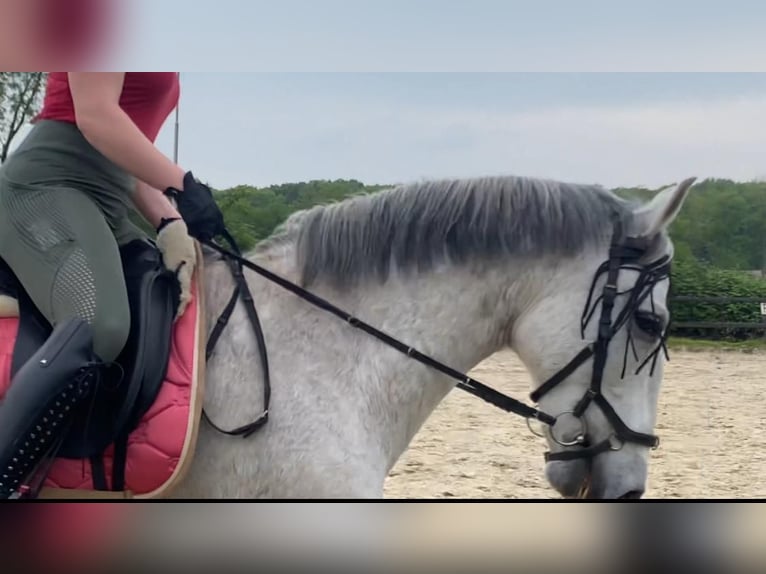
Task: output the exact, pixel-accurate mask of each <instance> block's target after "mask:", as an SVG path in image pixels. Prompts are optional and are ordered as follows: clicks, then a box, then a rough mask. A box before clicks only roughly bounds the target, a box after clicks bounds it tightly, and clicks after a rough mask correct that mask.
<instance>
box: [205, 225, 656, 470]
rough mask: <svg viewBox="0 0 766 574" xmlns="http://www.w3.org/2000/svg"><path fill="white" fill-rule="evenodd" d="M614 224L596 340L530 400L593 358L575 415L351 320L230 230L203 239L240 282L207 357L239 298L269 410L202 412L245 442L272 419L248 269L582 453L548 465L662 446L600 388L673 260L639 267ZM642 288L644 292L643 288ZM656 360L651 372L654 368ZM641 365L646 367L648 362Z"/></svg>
mask: <svg viewBox="0 0 766 574" xmlns="http://www.w3.org/2000/svg"><path fill="white" fill-rule="evenodd" d="M613 225H614V231H613V238H612V245H611V248H610V252H609V259H608V260H607V261H606V262H604V264H602V266H601V267H600V268H599V271H598V272H597V273H596V276H595V277H594V280H593V286H592V287H591V292H590V294H589V297H588V302H587V304H586V306H585V310H584V312H583V323H582V330H583V337H584V329H585V326H586V325H587V323H588V322H589V321H590V318H591V317H592V316H593V313H594V311H595V304H596V303H597V301H595V302H593V309H592V310H591V311H590V312H589V308H590V307H591V302H592V298H593V291H594V288H595V284H596V281H597V280H598V278H599V276H600V275H602V274H603V273H607V281H606V284H605V285H604V287H603V290H602V295H601V297H600V298H599V299H600V300H601V303H602V310H601V317H600V320H599V329H598V338H597V340H596V341H595V342H594V343H591V344H588V345H587V346H586V347H585V348H583V350H582V351H581V352H580V353H579V354H578V355H577V356H575V358H574V359H572V361H570V362H569V363H568V364H567V365H566V366H564V367H563V368H562V369H560V370H559V371H558V372H557V373H556V374H554V375H553V376H552V377H551V378H549V379H548V380H547V381H545V382H544V383H543V384H542V385H541V386H540V387H539V388H538V389H537V390H536V391H534V392H533V393H532V394H531V395H530V398H531V399H532V401H533V402H535V403H537V402H538V401H539V399H540V398H542V396H543V395H545V394H547V393H548V392H550V391H551V390H553V389H554V388H555V387H556V386H558V385H559V384H560V383H562V382H563V381H564V380H566V379H567V378H568V377H569V376H570V375H571V374H572V373H574V372H575V371H576V370H577V369H578V368H579V367H580V366H581V365H582V364H583V363H585V362H586V361H587V360H588V359H590V358H591V357H593V360H594V363H593V374H592V378H591V385H590V388H589V389H588V391H587V392H586V393H585V395H584V396H583V398H582V399H581V400H580V402H579V403H578V404H577V406H576V407H575V408H574V410H573V411H569V412H566V413H561V414H559V415H557V416H553V415H551V414H548V413H545V412H543V411H541V410H538V409H536V408H534V407H531V406H528V405H526V404H524V403H522V402H520V401H518V400H516V399H514V398H512V397H509V396H508V395H506V394H504V393H501V392H500V391H497V390H495V389H493V388H492V387H489V386H487V385H485V384H483V383H481V382H479V381H477V380H476V379H474V378H472V377H470V376H468V375H467V374H465V373H461V372H460V371H457V370H455V369H453V368H452V367H449V366H448V365H445V364H444V363H442V362H440V361H438V360H436V359H434V358H433V357H430V356H428V355H426V354H424V353H422V352H420V351H419V350H417V349H416V348H414V347H412V346H410V345H407V344H406V343H403V342H401V341H399V340H398V339H396V338H394V337H392V336H391V335H388V334H387V333H384V332H383V331H381V330H379V329H377V328H375V327H373V326H372V325H369V324H368V323H366V322H364V321H362V320H361V319H359V318H357V317H354V316H353V315H351V314H349V313H347V312H346V311H344V310H342V309H340V308H338V307H336V306H335V305H333V304H332V303H330V302H328V301H326V300H325V299H322V298H321V297H318V296H317V295H315V294H313V293H311V292H309V291H307V290H306V289H303V288H302V287H300V286H298V285H296V284H294V283H292V282H290V281H288V280H287V279H284V278H283V277H280V276H279V275H277V274H275V273H273V272H271V271H269V270H268V269H265V268H263V267H261V266H260V265H257V264H256V263H253V262H252V261H249V260H247V259H245V258H244V257H243V256H242V253H241V251H240V249H239V247H238V246H237V244H236V242H235V240H234V238H233V237H232V236H231V234H230V233H229V232H228V231H224V233H223V234H222V237H223V238H224V239H225V240H226V242H227V243H228V244H229V246H230V249H225V248H224V247H221V246H220V245H218V244H217V243H216V242H215V241H213V240H203V241H201V243H202V244H204V245H206V246H207V247H209V248H211V249H212V250H214V251H216V252H217V253H219V254H220V255H221V256H222V257H223V259H224V260H225V261H226V262H227V263H228V265H229V267H230V269H231V272H232V275H233V278H234V282H235V287H234V291H233V293H232V295H231V298H230V299H229V302H228V304H227V305H226V307H225V308H224V310H223V312H222V313H221V315H220V317H219V318H218V320H217V321H216V324H215V326H214V327H213V330H212V331H211V333H210V335H209V338H208V342H207V348H206V359H210V357H211V356H212V355H213V353H214V350H215V346H216V344H217V342H218V340H219V338H220V336H221V334H222V333H223V330H224V329H225V327H226V325H227V324H228V322H229V320H230V319H231V316H232V314H233V312H234V309H235V307H236V304H237V301H238V300H239V299H240V298H241V299H242V302H243V304H244V307H245V310H246V312H247V314H248V318H249V321H250V324H251V326H252V328H253V332H254V334H255V337H256V339H257V342H258V350H259V355H260V359H261V368H262V371H263V383H264V398H263V400H264V408H263V412H262V413H261V415H260V416H259V417H258V418H256V419H255V420H254V421H253V422H251V423H248V424H246V425H243V426H241V427H238V428H236V429H234V430H224V429H222V428H221V427H219V426H218V425H216V424H214V423H213V422H212V420H211V419H210V417H209V416H208V415H207V413H206V412H205V411H204V409H203V411H202V415H203V417H204V418H205V419H206V420H207V421H208V423H209V424H210V425H211V426H212V427H213V428H214V429H215V430H217V431H218V432H221V433H223V434H226V435H230V436H242V437H244V438H247V437H249V436H251V435H252V434H253V433H254V432H256V431H257V430H259V429H260V428H262V427H263V426H264V425H265V424H266V423H267V422H268V417H269V403H270V398H271V378H270V373H269V365H268V353H267V350H266V342H265V337H264V335H263V329H262V327H261V322H260V319H259V317H258V312H257V311H256V309H255V304H254V302H253V297H252V294H251V293H250V289H249V286H248V285H247V281H246V279H245V276H244V273H243V269H244V268H247V269H248V270H250V271H253V272H255V273H257V274H259V275H261V276H262V277H264V278H265V279H267V280H269V281H271V282H273V283H275V284H277V285H279V286H280V287H282V288H284V289H286V290H287V291H290V292H291V293H293V294H294V295H296V296H298V297H300V298H301V299H303V300H305V301H307V302H308V303H310V304H312V305H314V306H316V307H318V308H319V309H322V310H323V311H326V312H328V313H330V314H332V315H334V316H336V317H338V318H339V319H341V320H343V321H345V322H346V323H347V324H348V325H350V326H351V327H353V328H356V329H359V330H361V331H363V332H365V333H367V334H368V335H370V336H372V337H374V338H376V339H378V340H379V341H381V342H382V343H384V344H385V345H387V346H389V347H391V348H393V349H395V350H396V351H399V352H400V353H402V354H403V355H405V356H407V357H409V358H410V359H412V360H414V361H417V362H419V363H421V364H423V365H425V366H427V367H429V368H431V369H434V370H436V371H438V372H440V373H442V374H444V375H446V376H447V377H450V378H451V379H454V380H456V381H457V385H456V386H457V388H459V389H461V390H463V391H465V392H467V393H469V394H471V395H474V396H476V397H478V398H480V399H482V400H484V401H486V402H488V403H489V404H491V405H493V406H495V407H497V408H499V409H501V410H503V411H505V412H508V413H513V414H516V415H519V416H521V417H524V418H525V419H527V423H528V424H529V422H530V421H531V420H536V421H539V422H540V423H543V424H544V425H547V426H548V427H549V434H550V437H551V438H552V439H553V440H554V442H556V443H558V444H559V445H561V446H564V447H570V446H577V447H578V450H566V451H563V452H559V453H546V454H545V458H546V460H571V459H574V458H586V457H592V456H595V455H597V454H599V453H601V452H605V451H607V450H619V448H622V445H623V444H624V443H625V442H635V443H638V444H642V445H645V446H649V447H652V448H655V447H656V446H657V445H658V444H659V439H658V438H657V437H655V436H653V435H648V434H643V433H639V432H636V431H633V430H632V429H630V428H629V427H628V426H627V425H626V424H625V423H624V422H623V421H622V419H621V418H620V417H619V415H618V414H617V412H616V411H615V410H614V408H612V406H611V405H610V403H609V402H608V401H607V399H606V398H605V397H604V396H603V394H602V393H601V383H602V378H603V371H604V366H605V364H606V357H607V352H608V346H609V342H610V341H611V339H612V338H613V337H614V336H615V334H616V333H617V332H618V331H619V329H620V328H621V327H622V326H623V325H624V324H625V323H626V322H627V321H628V320H629V319H630V315H631V314H632V313H634V312H635V311H636V310H637V308H638V306H639V305H640V304H641V303H642V302H643V300H644V299H645V298H646V297H647V296H648V295H649V294H651V289H652V288H653V286H654V285H655V284H656V283H658V282H659V281H660V280H662V279H664V278H666V277H667V276H668V275H669V269H670V262H669V258H668V257H663V258H662V259H660V260H659V261H657V262H656V263H653V264H650V265H646V266H641V265H638V264H637V262H638V260H639V259H640V258H641V257H642V256H643V255H644V254H645V253H646V251H647V245H646V243H645V241H644V240H642V239H639V238H631V237H628V238H626V239H625V241H624V242H621V237H622V229H621V224H620V220H619V217H618V216H617V215H616V214H615V217H614V219H613ZM622 268H629V269H632V270H637V271H638V272H639V274H640V275H639V280H638V281H637V283H636V287H635V288H634V289H632V290H631V291H630V298H629V301H628V304H627V305H626V307H625V309H624V310H623V311H622V313H620V315H619V316H618V317H617V318H616V320H615V321H612V311H613V308H614V303H615V300H616V298H617V296H618V295H623V294H624V293H618V291H617V278H618V274H619V271H620V269H622ZM647 287H648V288H649V291H645V288H647ZM639 288H641V289H642V290H641V291H639ZM666 332H667V330H665V333H666ZM665 337H666V334H663V335H662V336H661V337H660V339H661V343H660V346H659V347H658V348H657V349H656V350H655V352H654V353H652V355H650V357H649V359H651V358H653V359H654V363H656V360H657V355H658V352H659V350H660V348H662V349H663V350H664V351H665V353H666V354H667V349H666V347H665ZM626 357H627V348H626ZM654 363H653V366H652V368H654ZM644 364H646V361H645V362H644ZM644 364H642V365H641V367H640V368H639V370H640V369H641V368H643V366H644ZM623 375H624V369H623ZM591 403H595V404H596V405H598V406H599V407H600V408H601V410H602V411H603V412H604V414H605V416H606V417H607V419H608V420H609V422H610V423H611V424H612V426H613V428H614V434H613V435H612V436H610V437H609V438H608V439H606V440H604V441H602V442H600V443H597V444H596V445H590V444H589V443H588V436H587V428H586V426H585V422H584V419H582V416H583V414H584V412H585V410H586V409H587V408H588V406H589V405H590V404H591ZM564 415H573V416H575V417H577V418H578V419H579V420H580V424H581V432H580V433H579V434H578V436H577V437H576V438H575V440H573V441H564V440H560V439H559V438H558V437H556V436H555V433H554V432H553V428H554V427H555V425H556V423H557V421H558V420H559V419H560V418H561V417H562V416H564ZM530 429H531V427H530ZM533 432H534V430H533ZM535 434H537V433H535Z"/></svg>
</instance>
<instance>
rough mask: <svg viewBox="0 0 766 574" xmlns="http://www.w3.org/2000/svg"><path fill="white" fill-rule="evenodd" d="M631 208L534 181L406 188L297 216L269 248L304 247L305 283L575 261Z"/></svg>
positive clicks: (593, 190) (585, 190)
mask: <svg viewBox="0 0 766 574" xmlns="http://www.w3.org/2000/svg"><path fill="white" fill-rule="evenodd" d="M615 212H616V213H618V214H619V215H620V216H621V217H622V218H623V220H627V219H628V218H629V217H630V214H631V210H630V204H629V203H628V202H626V201H624V200H622V199H620V198H619V197H617V196H616V195H613V194H612V193H610V192H609V191H607V190H605V189H604V188H603V187H601V186H596V185H576V184H569V183H562V182H557V181H551V180H543V179H532V178H525V177H514V176H507V177H485V178H476V179H457V180H438V181H426V182H419V183H412V184H408V185H402V186H398V187H395V188H392V189H389V190H385V191H382V192H378V193H375V194H371V195H361V196H357V197H353V198H350V199H346V200H345V201H342V202H339V203H336V204H332V205H325V206H316V207H313V208H311V209H308V210H304V211H301V212H298V213H295V214H293V215H291V216H290V217H289V218H288V219H287V221H286V222H285V223H284V225H282V226H280V228H279V229H278V230H277V231H276V232H275V234H274V235H273V236H272V237H271V238H269V239H268V240H266V241H265V242H264V243H263V244H261V245H260V246H259V251H260V250H261V249H267V248H269V247H273V246H275V245H276V244H279V243H283V242H294V243H295V247H296V256H297V263H298V270H299V272H300V275H301V281H302V283H303V284H304V285H310V284H311V283H312V282H314V281H316V280H318V279H320V278H321V279H326V280H329V281H330V282H332V283H333V284H334V285H335V286H337V287H347V286H349V285H351V284H353V283H355V282H357V281H359V280H364V279H374V280H378V281H385V280H386V278H387V277H388V274H389V272H390V270H391V269H392V266H395V267H396V268H397V269H399V270H408V269H418V270H427V269H428V268H430V267H431V266H433V265H434V264H437V263H440V262H452V263H454V264H461V263H466V262H469V261H470V262H471V263H473V264H480V263H482V262H490V261H491V260H493V259H495V258H498V257H507V256H531V257H536V256H543V255H545V254H556V255H560V256H568V255H573V254H575V253H578V252H579V251H581V250H582V249H584V248H586V247H587V246H588V245H590V244H594V243H596V242H603V241H604V240H605V238H608V237H609V236H610V235H611V230H612V227H611V217H612V214H613V213H615Z"/></svg>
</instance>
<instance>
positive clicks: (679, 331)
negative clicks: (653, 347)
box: [670, 259, 766, 341]
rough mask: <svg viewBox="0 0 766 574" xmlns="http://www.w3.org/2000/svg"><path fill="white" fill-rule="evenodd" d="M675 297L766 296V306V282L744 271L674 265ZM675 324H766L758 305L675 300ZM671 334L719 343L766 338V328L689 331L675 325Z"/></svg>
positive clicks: (690, 262) (693, 263)
mask: <svg viewBox="0 0 766 574" xmlns="http://www.w3.org/2000/svg"><path fill="white" fill-rule="evenodd" d="M671 278H672V286H671V296H678V295H690V296H697V297H762V298H763V301H764V302H765V303H766V280H764V279H759V278H757V277H753V276H751V275H748V274H746V273H743V272H738V271H726V270H722V269H716V268H714V267H710V266H707V265H704V264H702V263H699V262H697V261H694V260H689V259H684V260H681V261H677V262H676V263H675V264H674V267H673V272H672V276H671ZM670 312H671V316H672V324H676V323H679V322H687V321H694V322H732V323H760V322H762V318H761V311H760V306H759V305H758V304H757V303H730V304H723V303H695V302H685V301H684V302H678V301H671V303H670ZM671 335H675V336H682V337H697V338H705V339H716V340H738V341H741V340H745V339H754V338H762V337H764V336H766V324H764V328H763V329H757V330H753V329H689V328H681V327H675V326H673V325H671Z"/></svg>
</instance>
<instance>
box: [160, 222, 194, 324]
mask: <svg viewBox="0 0 766 574" xmlns="http://www.w3.org/2000/svg"><path fill="white" fill-rule="evenodd" d="M157 248H158V249H159V250H160V252H161V253H162V261H163V263H164V265H165V267H166V268H167V269H168V270H169V271H172V272H173V273H175V274H176V277H177V278H178V283H179V286H180V288H181V294H180V301H179V304H178V311H177V313H176V319H178V318H179V317H181V315H183V314H184V311H185V310H186V306H187V305H188V304H189V301H191V280H192V275H193V274H194V268H195V266H196V264H197V251H196V248H195V245H194V240H193V239H192V238H191V236H190V235H189V232H188V230H187V228H186V223H184V221H183V220H182V219H165V220H163V221H162V223H161V224H160V227H159V229H158V230H157Z"/></svg>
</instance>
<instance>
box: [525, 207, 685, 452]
mask: <svg viewBox="0 0 766 574" xmlns="http://www.w3.org/2000/svg"><path fill="white" fill-rule="evenodd" d="M613 225H614V232H613V236H612V244H611V247H610V249H609V259H608V260H607V261H605V262H604V263H603V264H602V265H601V266H600V267H599V269H598V271H597V272H596V275H595V277H594V278H593V283H592V284H591V288H590V292H589V293H588V300H587V302H586V304H585V309H584V310H583V314H582V318H581V321H580V332H581V336H582V337H583V338H584V337H585V328H586V327H587V326H588V324H589V323H590V321H591V319H592V318H593V316H594V312H595V309H596V304H597V303H598V301H599V300H600V301H601V316H600V318H599V322H598V335H597V338H596V341H595V342H594V343H590V344H588V345H586V346H585V347H584V348H583V350H582V351H580V353H578V354H577V355H576V356H575V357H574V358H573V359H572V360H571V361H570V362H569V363H568V364H567V365H566V366H564V367H563V368H562V369H561V370H559V371H558V372H557V373H556V374H554V375H553V376H552V377H551V378H549V379H548V380H547V381H545V382H544V383H543V384H542V385H541V386H540V387H538V388H537V390H535V391H534V392H533V393H531V394H530V399H531V400H532V401H533V402H535V403H539V402H540V399H541V398H542V397H544V396H545V395H547V394H548V393H549V392H551V391H552V390H553V389H555V388H556V387H558V386H559V385H560V384H561V383H562V382H564V381H565V380H566V379H567V378H568V377H569V376H570V375H571V374H572V373H574V372H575V371H576V370H577V369H578V368H579V367H580V366H581V365H582V364H583V363H585V361H587V360H588V359H590V358H591V357H593V370H592V374H591V382H590V386H589V388H588V390H587V391H586V392H585V394H584V395H583V397H582V398H581V399H580V401H579V402H578V403H577V405H576V406H575V407H574V409H573V410H572V411H565V412H563V413H561V414H559V415H558V416H556V420H557V421H558V420H559V419H560V418H561V417H562V416H564V415H571V416H572V417H574V418H575V419H577V420H578V421H579V425H580V432H579V433H577V435H576V436H575V438H574V439H573V440H565V439H563V438H559V437H557V436H556V434H555V433H554V432H553V431H554V427H555V423H554V425H550V427H549V436H550V437H551V439H552V440H553V441H554V442H556V443H557V444H559V445H560V446H563V447H573V446H578V447H581V448H579V449H577V450H564V451H560V452H556V453H545V460H546V461H556V460H573V459H577V458H591V457H594V456H596V455H598V454H600V453H602V452H606V451H608V450H621V449H622V447H623V446H624V445H625V443H629V442H631V443H636V444H639V445H642V446H646V447H650V448H652V449H656V448H657V447H658V446H659V442H660V439H659V437H657V436H655V435H652V434H646V433H641V432H637V431H635V430H633V429H631V428H630V427H629V426H628V425H626V424H625V422H624V421H623V420H622V418H620V415H618V414H617V411H616V410H615V409H614V407H612V405H611V404H610V403H609V401H608V400H607V398H606V397H605V396H604V395H603V393H602V382H603V376H604V367H605V366H606V359H607V355H608V352H609V343H610V342H611V340H612V339H613V338H614V336H615V335H616V334H617V332H618V331H619V330H620V329H621V328H622V327H623V326H625V325H626V323H629V321H631V319H633V318H637V319H638V320H639V321H641V322H642V323H643V326H642V328H643V329H644V330H647V331H651V330H653V333H651V334H653V335H655V336H656V337H657V338H658V339H659V345H658V346H657V347H656V348H655V349H654V351H653V352H652V353H650V354H649V356H648V357H647V358H646V359H645V360H644V361H643V362H642V363H641V364H640V365H639V367H638V369H637V370H636V374H638V373H639V372H641V370H642V369H643V368H644V367H645V366H646V365H647V364H648V363H649V361H650V360H651V362H652V367H651V374H653V373H654V369H655V366H656V364H657V358H658V356H659V353H660V351H661V350H662V351H663V352H664V353H665V356H666V358H668V353H667V346H666V339H667V333H668V326H665V327H664V328H662V325H661V320H660V319H659V317H658V316H657V315H656V313H655V312H654V299H653V292H654V287H655V286H656V285H657V284H658V283H659V282H660V281H662V280H664V279H668V278H669V277H670V268H671V262H670V257H668V256H667V255H666V256H663V257H662V258H660V259H659V260H657V261H655V262H653V263H650V264H648V265H640V264H639V263H638V262H639V261H640V259H641V258H642V257H643V256H644V255H645V254H646V253H647V251H648V248H649V245H648V242H647V240H646V239H644V238H636V237H627V238H625V239H624V240H621V237H622V225H621V223H620V219H619V217H617V216H615V217H614V219H613ZM621 269H627V270H632V271H636V272H638V274H639V276H638V279H637V280H636V283H635V285H634V286H633V287H632V288H631V289H629V290H628V291H625V292H619V291H618V290H617V289H618V287H617V281H618V278H619V274H620V270H621ZM604 274H606V283H605V284H604V287H603V288H602V292H601V296H600V297H599V298H598V299H597V300H594V299H593V294H594V291H595V287H596V283H597V281H598V279H599V278H600V277H601V276H602V275H604ZM621 295H627V296H628V300H627V302H626V304H625V306H624V307H623V309H622V311H621V312H620V313H619V314H618V315H617V317H616V318H615V319H614V320H612V314H613V311H614V306H615V302H616V300H617V297H618V296H621ZM647 297H652V298H651V299H650V301H651V303H652V311H651V312H649V311H639V306H640V305H641V304H642V303H643V302H644V300H646V298H647ZM636 315H637V317H636ZM631 327H632V325H629V326H628V337H627V340H626V343H625V352H624V356H623V367H622V374H621V378H624V377H625V371H626V367H627V358H628V350H629V349H631V348H632V350H633V354H634V357H635V359H636V360H637V361H638V360H639V358H638V355H637V353H636V350H635V345H634V342H633V336H632V329H631ZM591 404H595V405H596V406H598V407H599V408H600V409H601V412H602V413H603V414H604V416H605V417H606V419H607V421H608V422H609V423H610V424H611V426H612V429H613V431H614V432H613V433H612V434H611V435H610V436H609V437H608V438H606V439H604V440H602V441H601V442H598V443H596V444H593V445H591V444H589V437H588V429H587V424H586V422H585V419H584V418H583V415H584V414H585V411H586V410H587V409H588V407H589V406H590V405H591ZM528 424H529V423H528ZM529 428H530V430H531V431H532V432H533V433H534V434H537V435H538V436H543V435H541V434H540V433H538V432H536V431H535V430H534V429H533V428H532V427H531V426H530V427H529Z"/></svg>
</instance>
